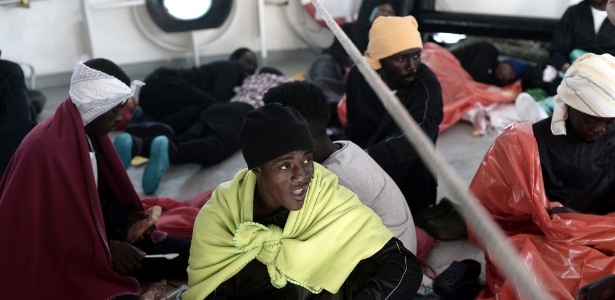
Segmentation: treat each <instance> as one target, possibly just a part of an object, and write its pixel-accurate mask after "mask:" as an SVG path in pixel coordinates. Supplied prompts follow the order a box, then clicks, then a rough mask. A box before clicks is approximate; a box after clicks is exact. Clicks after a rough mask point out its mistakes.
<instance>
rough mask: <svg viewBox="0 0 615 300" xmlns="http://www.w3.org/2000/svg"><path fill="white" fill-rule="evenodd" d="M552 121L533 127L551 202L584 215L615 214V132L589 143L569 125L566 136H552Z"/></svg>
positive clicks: (567, 125)
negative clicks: (556, 202) (558, 203)
mask: <svg viewBox="0 0 615 300" xmlns="http://www.w3.org/2000/svg"><path fill="white" fill-rule="evenodd" d="M551 119H552V118H547V119H545V120H542V121H540V122H538V123H536V124H534V125H533V126H532V129H533V131H534V137H535V138H536V143H537V144H538V154H539V156H540V166H541V169H542V178H543V180H544V185H545V192H546V195H547V198H548V199H549V200H550V201H558V202H560V203H562V204H563V205H564V206H566V207H569V208H572V209H574V210H577V211H579V212H583V213H593V214H601V215H602V214H607V213H611V212H614V211H615V130H614V129H611V130H610V131H609V132H608V133H606V134H605V135H604V136H603V137H602V138H601V139H599V140H597V141H595V142H592V143H589V142H585V141H583V140H581V139H579V137H578V136H577V135H576V134H575V132H574V129H573V128H572V126H571V125H570V122H569V121H566V132H567V134H566V135H553V133H551Z"/></svg>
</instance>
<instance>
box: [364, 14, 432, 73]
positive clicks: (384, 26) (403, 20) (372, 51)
mask: <svg viewBox="0 0 615 300" xmlns="http://www.w3.org/2000/svg"><path fill="white" fill-rule="evenodd" d="M418 28H419V24H418V23H417V22H416V19H415V18H414V17H413V16H405V17H384V16H383V17H378V18H376V21H374V23H373V24H372V28H371V29H370V30H369V44H368V45H367V51H365V58H366V59H367V62H368V63H369V65H370V66H371V67H372V69H374V70H378V69H380V68H381V67H382V66H381V65H380V60H381V59H383V58H387V57H389V56H391V55H393V54H395V53H399V52H402V51H405V50H408V49H412V48H421V49H422V48H423V42H422V40H421V33H420V32H419V30H418Z"/></svg>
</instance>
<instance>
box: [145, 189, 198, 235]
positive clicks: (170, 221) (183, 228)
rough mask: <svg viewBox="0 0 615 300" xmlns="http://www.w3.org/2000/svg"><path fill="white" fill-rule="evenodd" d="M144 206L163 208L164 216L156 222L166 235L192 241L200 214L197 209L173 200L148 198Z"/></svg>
mask: <svg viewBox="0 0 615 300" xmlns="http://www.w3.org/2000/svg"><path fill="white" fill-rule="evenodd" d="M142 202H143V206H144V207H145V208H146V209H147V208H149V207H152V206H154V205H159V206H160V207H161V208H162V214H161V215H160V217H159V218H158V222H156V226H158V228H160V230H163V231H165V232H166V233H168V234H170V235H173V236H177V237H181V238H184V239H188V240H189V239H192V229H193V228H194V220H195V219H196V216H197V215H198V214H199V211H200V209H199V208H197V207H190V206H186V205H185V204H184V203H182V202H179V201H177V200H175V199H171V198H147V199H143V201H142Z"/></svg>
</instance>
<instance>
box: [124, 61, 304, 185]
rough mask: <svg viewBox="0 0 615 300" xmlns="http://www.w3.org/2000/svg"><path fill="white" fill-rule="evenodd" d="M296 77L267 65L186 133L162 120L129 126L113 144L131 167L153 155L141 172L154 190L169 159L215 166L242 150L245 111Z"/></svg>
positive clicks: (205, 113)
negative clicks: (135, 160)
mask: <svg viewBox="0 0 615 300" xmlns="http://www.w3.org/2000/svg"><path fill="white" fill-rule="evenodd" d="M293 80H294V79H293V78H291V77H288V76H285V75H284V74H282V72H280V71H279V70H277V69H275V68H271V67H263V68H261V70H260V71H259V73H258V74H255V75H250V76H248V77H247V78H246V79H245V80H244V82H243V84H242V85H241V87H240V88H239V90H238V91H237V93H236V94H235V96H233V98H231V100H230V101H229V102H221V103H214V104H212V105H211V106H209V107H208V108H206V109H205V110H203V112H202V113H201V115H200V116H199V118H198V119H197V120H196V121H195V122H194V124H192V125H191V126H190V128H188V130H186V131H185V132H184V133H182V134H179V135H175V134H174V131H173V130H170V129H168V127H167V126H164V125H162V124H158V123H153V124H150V125H149V126H143V127H142V129H143V130H135V128H134V127H133V128H128V129H127V130H126V132H124V133H121V134H119V135H118V136H117V137H116V138H115V140H114V142H113V143H114V146H115V148H116V150H117V152H118V154H119V155H120V158H121V159H122V163H123V164H124V167H126V168H128V167H129V166H130V164H131V161H132V158H133V157H135V156H142V157H147V158H149V161H148V163H147V165H146V167H145V170H144V172H143V178H142V186H143V191H144V192H145V194H147V195H152V194H154V193H155V192H156V190H157V189H158V186H159V184H160V181H161V180H162V176H163V174H164V172H165V171H166V170H167V169H168V168H169V166H170V164H186V163H197V164H202V165H204V166H211V165H214V164H217V163H219V162H221V161H222V160H224V159H226V158H228V157H229V156H231V155H233V154H234V153H235V152H237V151H239V149H240V145H239V142H238V141H237V135H238V134H239V130H240V129H241V126H242V125H243V117H244V115H245V114H246V113H247V112H249V111H251V110H253V109H256V108H259V107H261V106H263V100H262V99H263V94H265V92H267V90H268V89H269V88H271V87H274V86H278V85H280V84H282V83H284V82H289V81H293Z"/></svg>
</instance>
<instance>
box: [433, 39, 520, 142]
mask: <svg viewBox="0 0 615 300" xmlns="http://www.w3.org/2000/svg"><path fill="white" fill-rule="evenodd" d="M421 56H422V62H423V63H424V64H426V65H427V66H429V68H430V69H431V70H432V71H433V72H434V73H435V74H436V77H438V80H440V86H442V102H443V104H444V119H443V120H442V123H441V124H440V132H442V131H444V130H445V129H447V128H449V127H450V126H452V125H454V124H455V123H457V122H458V121H459V120H460V119H461V116H463V114H464V113H465V112H466V111H468V110H470V109H471V108H472V107H474V105H475V104H476V103H481V104H483V105H484V106H487V105H489V104H492V103H509V102H513V101H514V100H515V98H516V97H517V95H518V94H519V93H520V92H521V80H517V81H516V82H514V83H512V84H510V85H508V86H505V87H503V88H499V87H497V86H494V85H489V84H485V83H480V82H476V81H474V80H473V79H472V76H470V74H468V72H466V70H465V69H464V68H463V67H462V66H461V64H460V63H459V60H457V58H456V57H455V56H454V55H453V54H452V53H451V52H450V51H449V50H447V49H445V48H443V47H441V46H439V45H438V44H436V43H425V45H423V51H422V54H421Z"/></svg>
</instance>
